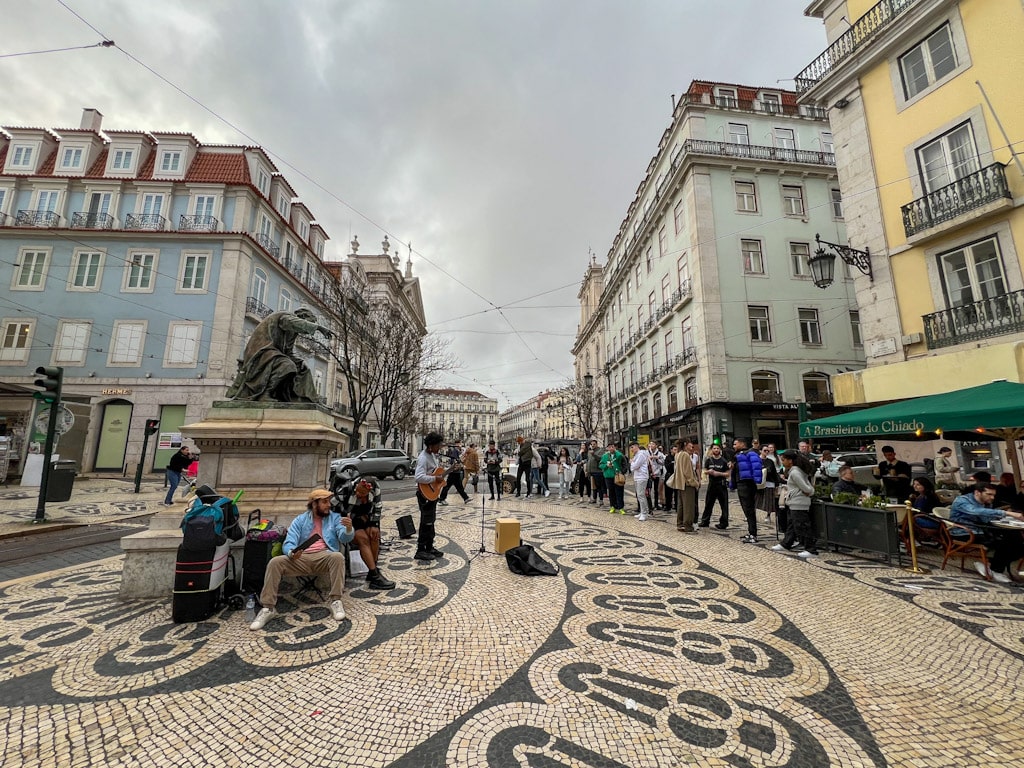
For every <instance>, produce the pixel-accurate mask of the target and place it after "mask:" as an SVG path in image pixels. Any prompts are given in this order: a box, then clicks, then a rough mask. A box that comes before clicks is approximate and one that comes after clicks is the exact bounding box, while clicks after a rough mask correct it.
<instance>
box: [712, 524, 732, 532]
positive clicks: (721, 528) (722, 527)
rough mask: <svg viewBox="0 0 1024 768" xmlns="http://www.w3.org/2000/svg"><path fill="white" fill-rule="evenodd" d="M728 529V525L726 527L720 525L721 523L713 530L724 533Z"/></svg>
mask: <svg viewBox="0 0 1024 768" xmlns="http://www.w3.org/2000/svg"><path fill="white" fill-rule="evenodd" d="M728 527H729V526H728V524H727V525H722V524H721V523H719V524H718V525H716V526H715V528H717V529H718V530H720V531H724V530H725V529H726V528H728Z"/></svg>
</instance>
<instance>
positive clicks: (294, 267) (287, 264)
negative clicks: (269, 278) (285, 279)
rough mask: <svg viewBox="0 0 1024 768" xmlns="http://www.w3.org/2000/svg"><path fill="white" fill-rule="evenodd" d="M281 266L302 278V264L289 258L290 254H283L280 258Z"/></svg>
mask: <svg viewBox="0 0 1024 768" xmlns="http://www.w3.org/2000/svg"><path fill="white" fill-rule="evenodd" d="M280 263H281V266H282V267H284V268H285V269H287V270H288V271H289V272H291V273H292V274H293V275H295V277H297V278H299V279H300V280H301V279H302V265H301V264H300V263H299V262H298V261H296V260H295V259H293V258H291V257H290V256H283V257H282V258H281V259H280Z"/></svg>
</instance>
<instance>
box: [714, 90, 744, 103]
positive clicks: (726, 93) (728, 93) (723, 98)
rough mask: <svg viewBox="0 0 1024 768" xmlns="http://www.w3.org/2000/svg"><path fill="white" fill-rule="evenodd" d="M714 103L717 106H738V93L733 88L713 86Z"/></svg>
mask: <svg viewBox="0 0 1024 768" xmlns="http://www.w3.org/2000/svg"><path fill="white" fill-rule="evenodd" d="M715 104H717V105H718V106H719V107H734V108H735V107H738V106H739V94H738V93H737V91H736V89H735V88H722V87H721V86H719V87H717V88H715Z"/></svg>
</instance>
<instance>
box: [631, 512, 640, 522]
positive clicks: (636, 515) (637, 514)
mask: <svg viewBox="0 0 1024 768" xmlns="http://www.w3.org/2000/svg"><path fill="white" fill-rule="evenodd" d="M640 516H641V515H640V513H639V512H637V513H636V514H635V515H633V517H635V518H636V519H638V520H639V519H640Z"/></svg>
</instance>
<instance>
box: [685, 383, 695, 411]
mask: <svg viewBox="0 0 1024 768" xmlns="http://www.w3.org/2000/svg"><path fill="white" fill-rule="evenodd" d="M683 392H684V393H685V396H686V407H687V408H695V407H696V406H697V379H696V377H694V376H691V377H690V378H688V379H687V380H686V381H685V382H684V384H683Z"/></svg>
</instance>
